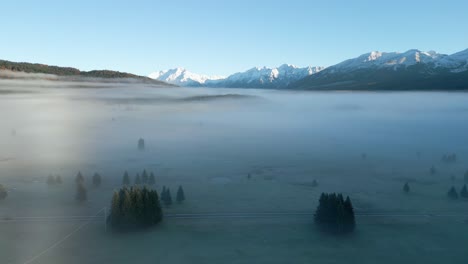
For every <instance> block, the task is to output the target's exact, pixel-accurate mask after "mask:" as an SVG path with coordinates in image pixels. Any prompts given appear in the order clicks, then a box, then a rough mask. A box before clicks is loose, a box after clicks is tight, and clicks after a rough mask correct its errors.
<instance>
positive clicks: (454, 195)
mask: <svg viewBox="0 0 468 264" xmlns="http://www.w3.org/2000/svg"><path fill="white" fill-rule="evenodd" d="M447 196H448V197H449V198H450V199H453V200H456V199H458V193H457V190H456V189H455V187H453V186H452V188H450V190H449V191H448V193H447Z"/></svg>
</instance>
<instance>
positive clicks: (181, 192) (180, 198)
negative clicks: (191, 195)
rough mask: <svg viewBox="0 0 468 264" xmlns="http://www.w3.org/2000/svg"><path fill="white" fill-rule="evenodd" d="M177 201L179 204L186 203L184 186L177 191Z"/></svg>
mask: <svg viewBox="0 0 468 264" xmlns="http://www.w3.org/2000/svg"><path fill="white" fill-rule="evenodd" d="M176 199H177V202H178V203H181V202H183V201H185V193H184V189H182V186H179V189H177V197H176Z"/></svg>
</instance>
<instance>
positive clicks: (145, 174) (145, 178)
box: [141, 170, 148, 184]
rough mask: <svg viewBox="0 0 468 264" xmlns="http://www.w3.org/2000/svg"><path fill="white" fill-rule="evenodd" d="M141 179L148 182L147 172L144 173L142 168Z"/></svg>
mask: <svg viewBox="0 0 468 264" xmlns="http://www.w3.org/2000/svg"><path fill="white" fill-rule="evenodd" d="M141 180H142V182H143V184H148V173H146V170H143V173H142V174H141Z"/></svg>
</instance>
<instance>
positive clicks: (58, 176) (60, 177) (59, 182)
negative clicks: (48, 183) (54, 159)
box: [55, 175, 63, 184]
mask: <svg viewBox="0 0 468 264" xmlns="http://www.w3.org/2000/svg"><path fill="white" fill-rule="evenodd" d="M55 183H57V184H62V183H63V181H62V176H60V175H57V176H56V177H55Z"/></svg>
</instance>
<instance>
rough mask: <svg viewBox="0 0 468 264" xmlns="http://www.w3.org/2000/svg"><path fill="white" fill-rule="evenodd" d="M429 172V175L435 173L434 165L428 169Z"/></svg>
mask: <svg viewBox="0 0 468 264" xmlns="http://www.w3.org/2000/svg"><path fill="white" fill-rule="evenodd" d="M429 173H431V175H434V174H436V173H437V170H436V168H435V167H434V166H432V167H431V168H430V169H429Z"/></svg>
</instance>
